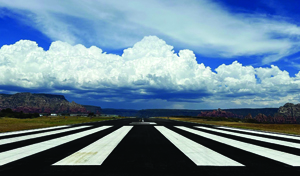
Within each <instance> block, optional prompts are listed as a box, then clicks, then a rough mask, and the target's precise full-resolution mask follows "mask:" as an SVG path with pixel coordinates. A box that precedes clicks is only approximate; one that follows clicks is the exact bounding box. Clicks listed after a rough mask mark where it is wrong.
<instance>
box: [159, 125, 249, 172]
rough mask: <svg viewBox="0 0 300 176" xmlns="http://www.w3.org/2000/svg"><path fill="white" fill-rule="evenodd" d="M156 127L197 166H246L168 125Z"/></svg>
mask: <svg viewBox="0 0 300 176" xmlns="http://www.w3.org/2000/svg"><path fill="white" fill-rule="evenodd" d="M155 128H156V129H157V130H158V131H159V132H160V133H162V134H163V135H164V136H165V137H166V138H167V139H168V140H169V141H170V142H172V143H173V144H174V145H175V146H176V147H177V148H178V149H179V150H180V151H182V152H183V153H184V154H185V155H186V156H187V157H188V158H190V159H191V160H192V161H193V162H194V163H195V164H196V165H197V166H244V165H243V164H241V163H238V162H236V161H234V160H232V159H230V158H228V157H226V156H224V155H221V154H219V153H217V152H215V151H213V150H211V149H209V148H206V147H205V146H203V145H200V144H198V143H196V142H194V141H192V140H190V139H188V138H186V137H184V136H182V135H180V134H178V133H176V132H174V131H172V130H170V129H168V128H166V127H163V126H155Z"/></svg>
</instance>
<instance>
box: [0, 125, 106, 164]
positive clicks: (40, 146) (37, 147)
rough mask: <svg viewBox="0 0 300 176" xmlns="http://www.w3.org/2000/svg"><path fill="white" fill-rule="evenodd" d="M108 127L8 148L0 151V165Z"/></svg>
mask: <svg viewBox="0 0 300 176" xmlns="http://www.w3.org/2000/svg"><path fill="white" fill-rule="evenodd" d="M110 127H111V126H102V127H98V128H94V129H91V130H87V131H83V132H79V133H75V134H71V135H67V136H63V137H60V138H56V139H52V140H49V141H45V142H40V143H36V144H32V145H28V146H25V147H21V148H16V149H13V150H9V151H6V152H1V153H0V158H1V160H0V166H2V165H4V164H7V163H10V162H13V161H16V160H18V159H21V158H24V157H27V156H30V155H33V154H36V153H39V152H42V151H45V150H48V149H50V148H53V147H56V146H59V145H62V144H65V143H67V142H70V141H73V140H76V139H79V138H82V137H84V136H87V135H90V134H93V133H96V132H99V131H101V130H104V129H107V128H110Z"/></svg>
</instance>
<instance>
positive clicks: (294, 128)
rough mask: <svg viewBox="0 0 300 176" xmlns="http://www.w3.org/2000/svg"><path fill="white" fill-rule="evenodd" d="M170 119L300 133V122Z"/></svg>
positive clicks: (173, 118) (171, 118) (172, 118)
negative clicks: (261, 122)
mask: <svg viewBox="0 0 300 176" xmlns="http://www.w3.org/2000/svg"><path fill="white" fill-rule="evenodd" d="M159 118H162V119H168V118H167V117H159ZM169 119H170V120H180V121H186V122H194V123H201V124H209V125H218V126H227V127H235V128H242V129H253V130H262V131H270V132H277V133H286V134H296V135H300V124H258V123H244V122H227V121H207V120H205V119H196V118H178V117H169Z"/></svg>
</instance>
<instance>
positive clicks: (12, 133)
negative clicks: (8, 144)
mask: <svg viewBox="0 0 300 176" xmlns="http://www.w3.org/2000/svg"><path fill="white" fill-rule="evenodd" d="M65 127H68V125H64V126H56V127H48V128H38V129H33V130H24V131H14V132H5V133H0V137H1V136H8V135H14V134H24V133H30V132H36V131H44V130H52V129H58V128H65Z"/></svg>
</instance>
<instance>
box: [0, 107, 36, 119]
mask: <svg viewBox="0 0 300 176" xmlns="http://www.w3.org/2000/svg"><path fill="white" fill-rule="evenodd" d="M39 116H40V115H39V113H26V114H25V113H23V112H22V111H21V112H14V111H12V110H11V109H10V108H7V109H2V110H1V111H0V117H11V118H18V119H29V118H37V117H39Z"/></svg>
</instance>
